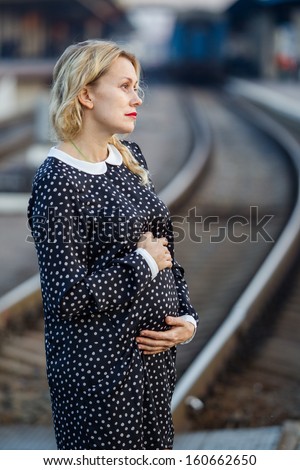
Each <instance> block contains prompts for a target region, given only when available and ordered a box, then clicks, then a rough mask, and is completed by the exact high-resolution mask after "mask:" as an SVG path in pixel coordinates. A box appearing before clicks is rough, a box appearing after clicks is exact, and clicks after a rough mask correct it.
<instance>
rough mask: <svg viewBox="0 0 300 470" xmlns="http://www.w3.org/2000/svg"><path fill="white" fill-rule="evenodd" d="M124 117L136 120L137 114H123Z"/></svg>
mask: <svg viewBox="0 0 300 470" xmlns="http://www.w3.org/2000/svg"><path fill="white" fill-rule="evenodd" d="M125 116H128V117H133V118H136V117H137V113H128V114H125Z"/></svg>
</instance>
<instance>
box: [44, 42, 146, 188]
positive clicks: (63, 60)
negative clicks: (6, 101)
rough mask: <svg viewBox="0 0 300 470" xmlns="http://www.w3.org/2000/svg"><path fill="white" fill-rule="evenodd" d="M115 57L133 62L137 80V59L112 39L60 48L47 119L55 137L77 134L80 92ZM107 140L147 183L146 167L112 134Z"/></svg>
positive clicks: (80, 107) (138, 73) (80, 125)
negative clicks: (111, 40) (60, 53)
mask: <svg viewBox="0 0 300 470" xmlns="http://www.w3.org/2000/svg"><path fill="white" fill-rule="evenodd" d="M118 57H125V58H126V59H128V60H129V61H130V62H131V63H132V65H133V66H134V69H135V72H136V74H137V77H138V80H139V79H140V74H141V67H140V63H139V61H138V60H137V58H136V57H135V56H134V55H133V54H131V53H130V52H127V51H125V50H123V49H121V48H120V47H119V46H118V45H117V44H115V43H114V42H110V41H101V40H97V39H93V40H89V41H84V42H79V43H77V44H73V45H71V46H69V47H67V49H66V50H65V51H64V52H63V54H62V55H61V57H60V58H59V59H58V61H57V62H56V64H55V66H54V70H53V85H52V90H51V96H50V122H51V124H52V127H53V130H54V132H55V135H56V138H57V139H58V140H62V141H71V140H73V139H74V138H75V137H76V136H77V135H78V133H79V132H80V130H81V127H82V116H83V108H82V105H81V103H80V101H79V100H78V94H79V92H80V91H81V90H82V88H84V87H85V86H87V85H91V84H92V83H94V82H95V81H96V80H98V79H99V78H100V77H102V76H103V75H104V74H105V73H106V72H107V71H108V69H109V68H110V66H111V65H112V63H113V62H114V60H116V59H117V58H118ZM109 143H110V144H112V145H114V146H115V147H116V148H117V149H118V150H119V151H120V153H121V155H122V157H123V162H124V164H125V165H126V166H127V168H129V170H130V171H132V172H133V173H134V174H136V175H138V176H139V177H140V180H141V183H142V184H143V185H146V184H148V183H149V178H148V172H147V170H146V169H144V168H142V167H141V166H140V164H139V163H138V161H137V160H136V159H135V158H134V156H133V155H132V153H131V152H130V151H129V149H128V148H127V147H126V146H125V145H124V144H122V143H121V142H120V139H119V138H118V137H117V136H116V135H114V136H112V138H111V139H110V141H109Z"/></svg>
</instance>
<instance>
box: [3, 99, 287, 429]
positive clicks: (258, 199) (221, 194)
mask: <svg viewBox="0 0 300 470" xmlns="http://www.w3.org/2000/svg"><path fill="white" fill-rule="evenodd" d="M185 100H186V96H185ZM189 101H190V104H189V112H188V115H189V117H190V118H191V122H192V123H193V126H194V136H195V139H197V136H198V142H197V141H196V145H195V147H194V152H193V155H192V158H191V159H190V160H189V162H190V163H189V165H186V167H185V168H184V172H185V176H186V178H187V179H185V178H183V175H182V174H181V175H180V176H178V178H177V180H176V181H175V183H174V182H173V183H170V185H169V186H168V187H167V188H165V189H164V190H163V191H162V192H161V196H162V198H163V199H164V200H165V201H166V202H167V203H168V204H169V206H170V207H171V211H172V214H173V219H174V225H175V231H177V232H176V233H177V234H178V240H177V245H176V251H177V258H178V260H179V261H180V262H182V264H183V265H184V266H187V267H188V270H187V272H186V276H187V278H188V283H189V286H190V291H191V297H192V300H193V303H194V305H195V306H196V308H197V309H198V311H199V313H200V325H199V328H198V331H197V335H196V338H195V339H194V341H193V342H192V343H190V344H189V345H185V346H181V347H179V348H178V379H179V381H178V387H177V391H176V392H175V397H174V398H175V400H174V407H173V413H174V421H175V428H176V430H177V432H182V431H183V430H190V429H200V427H199V426H200V424H199V423H200V422H202V421H201V419H202V417H203V416H204V413H205V412H206V411H203V412H202V413H201V414H198V413H195V412H194V410H192V409H191V408H189V407H188V406H187V400H186V399H187V397H188V396H189V395H191V394H195V395H196V396H197V397H198V398H200V399H201V400H203V401H204V402H205V408H206V409H210V410H211V408H210V407H209V405H208V403H209V397H210V393H211V390H212V388H213V384H214V383H215V379H216V377H218V376H219V373H220V370H223V369H224V368H225V364H227V363H230V362H229V360H230V358H231V357H233V356H232V354H233V352H234V351H237V350H238V344H239V343H238V341H237V338H235V341H234V342H233V346H232V347H230V348H229V349H228V350H227V348H226V351H224V350H222V352H221V356H222V359H220V357H218V353H217V352H216V353H215V355H212V357H211V362H210V363H209V364H208V367H206V368H204V370H203V374H202V375H201V376H200V380H199V382H198V381H196V380H194V379H193V381H192V383H190V384H188V385H184V387H183V389H184V390H183V392H182V383H183V382H184V383H187V382H186V379H189V377H188V376H189V370H187V369H188V367H189V366H190V365H193V364H194V361H195V360H196V359H197V358H198V357H199V355H200V353H201V351H205V348H206V347H207V345H208V344H209V342H210V340H211V339H212V338H213V337H214V335H215V334H216V333H217V332H218V330H219V327H220V325H224V323H225V320H226V317H227V316H228V314H229V313H230V312H231V310H232V309H233V307H234V305H235V304H236V302H237V300H238V299H239V297H240V296H241V295H242V294H243V292H244V291H245V289H246V287H247V286H248V284H249V282H250V281H251V279H253V277H254V276H255V274H256V273H257V271H258V270H259V268H260V266H261V265H262V263H263V261H264V260H266V259H267V256H268V255H269V254H270V253H271V252H272V251H273V248H274V246H275V245H276V244H275V243H274V241H275V240H277V239H278V238H279V237H280V235H281V234H282V232H283V229H284V227H285V226H286V223H287V221H288V220H289V217H290V215H291V213H292V210H293V206H294V202H295V192H296V189H295V187H296V181H295V178H294V176H293V175H294V173H293V168H292V163H291V160H290V158H287V149H283V147H282V145H279V144H278V142H277V141H275V140H274V139H273V138H271V137H270V136H268V135H267V134H266V133H265V132H264V131H262V130H259V129H257V128H256V127H254V126H253V125H249V123H248V122H246V121H245V120H243V119H242V118H241V117H240V116H238V115H237V114H235V113H234V112H232V110H230V108H229V107H228V106H226V105H225V103H224V102H223V103H222V101H220V99H219V97H216V95H215V94H213V93H206V92H201V91H197V90H194V91H191V93H190V99H189ZM204 108H206V114H207V115H208V118H209V121H210V127H211V130H210V131H209V130H208V127H207V125H205V126H204V127H203V126H202V127H200V128H199V125H200V123H201V122H203V115H202V110H203V109H204ZM195 126H196V129H195ZM197 126H198V127H197ZM199 136H200V143H199ZM211 136H212V137H213V146H210V143H211V140H210V137H211ZM204 137H205V138H204ZM201 142H202V144H203V142H205V146H204V148H203V147H201ZM199 146H200V147H199ZM208 157H209V159H208ZM270 168H272V171H270ZM190 175H193V176H194V178H193V184H191V180H190V182H189V183H188V182H187V181H188V178H189V177H190ZM199 175H201V177H200V179H199ZM195 176H197V177H196V178H195ZM180 178H181V180H180ZM180 181H181V184H180V185H179V183H180ZM185 181H186V182H187V183H185ZM172 184H173V186H172ZM180 186H182V193H181V195H180V196H181V197H180V198H178V197H175V198H174V193H175V194H176V193H177V191H178V187H180ZM266 188H268V191H267V192H266V190H265V189H266ZM261 220H263V221H265V224H264V225H263V226H262V224H261V223H260V221H261ZM27 304H28V300H27V297H26V295H23V301H20V302H19V307H18V309H15V306H14V303H13V302H11V303H9V302H7V304H6V306H5V308H4V309H2V314H1V315H0V325H1V322H2V338H3V340H2V342H1V343H2V347H1V359H0V384H1V389H0V421H1V423H2V422H3V423H32V424H47V423H49V424H50V423H51V415H50V407H49V397H48V389H47V384H46V377H45V363H44V351H43V327H42V318H41V317H42V315H41V303H40V297H39V295H38V294H37V297H36V298H34V296H33V297H32V296H31V306H30V308H28V306H27ZM26 306H27V307H26ZM26 308H27V315H26V316H27V320H26V321H24V322H21V323H20V320H19V319H20V318H23V313H22V312H23V310H24V309H26ZM248 324H249V328H250V326H251V324H252V322H250V321H249V322H248ZM15 325H19V327H18V328H19V331H18V328H17V327H16V326H15ZM245 328H246V327H244V329H245ZM250 331H251V328H250ZM240 334H241V332H239V335H240ZM239 335H238V337H239ZM17 346H18V347H17ZM225 358H226V359H227V361H226V362H224V359H225ZM232 363H233V364H234V363H235V360H233V361H232ZM2 384H3V385H2ZM24 391H26V393H24ZM207 419H208V418H207ZM207 427H209V426H207Z"/></svg>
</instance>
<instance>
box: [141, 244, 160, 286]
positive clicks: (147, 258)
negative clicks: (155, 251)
mask: <svg viewBox="0 0 300 470" xmlns="http://www.w3.org/2000/svg"><path fill="white" fill-rule="evenodd" d="M135 251H136V253H139V254H140V255H141V256H142V257H143V258H144V260H145V261H146V263H147V264H148V266H149V268H150V271H151V274H152V280H153V279H154V278H155V277H156V276H157V274H158V273H159V269H158V266H157V263H156V261H155V259H154V258H153V256H152V255H150V253H149V251H147V250H146V249H145V248H137V249H136V250H135Z"/></svg>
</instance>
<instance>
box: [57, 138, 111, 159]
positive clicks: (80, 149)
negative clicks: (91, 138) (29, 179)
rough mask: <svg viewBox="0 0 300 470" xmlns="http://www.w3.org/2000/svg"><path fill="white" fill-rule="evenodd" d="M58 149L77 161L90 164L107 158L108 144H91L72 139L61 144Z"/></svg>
mask: <svg viewBox="0 0 300 470" xmlns="http://www.w3.org/2000/svg"><path fill="white" fill-rule="evenodd" d="M58 148H59V150H62V151H63V152H66V153H68V154H69V155H71V156H72V157H74V158H77V159H78V160H83V161H86V162H90V163H99V162H102V161H104V160H106V159H107V156H108V142H105V143H104V142H103V143H93V142H86V141H85V140H83V139H74V140H69V141H64V142H61V143H60V144H59V146H58Z"/></svg>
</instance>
